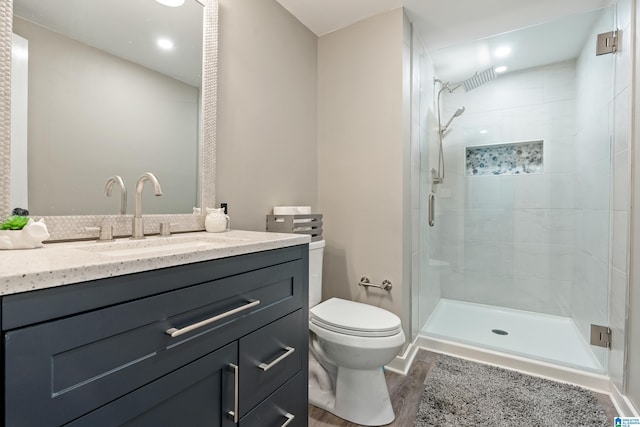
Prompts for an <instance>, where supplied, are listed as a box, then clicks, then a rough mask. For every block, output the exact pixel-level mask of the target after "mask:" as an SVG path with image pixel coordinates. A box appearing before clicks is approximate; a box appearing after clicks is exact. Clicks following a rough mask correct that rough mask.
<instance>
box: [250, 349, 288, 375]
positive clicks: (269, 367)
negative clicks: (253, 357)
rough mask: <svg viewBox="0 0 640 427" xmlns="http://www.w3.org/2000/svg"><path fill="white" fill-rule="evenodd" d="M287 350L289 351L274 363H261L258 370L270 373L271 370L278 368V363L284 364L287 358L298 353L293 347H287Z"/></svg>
mask: <svg viewBox="0 0 640 427" xmlns="http://www.w3.org/2000/svg"><path fill="white" fill-rule="evenodd" d="M284 349H285V350H287V351H286V352H285V353H284V354H283V355H282V356H280V357H278V358H277V359H276V360H274V361H273V362H271V363H269V364H268V365H267V364H266V363H261V364H259V365H258V368H260V369H262V370H263V371H265V372H266V371H268V370H269V369H271V368H273V367H274V366H276V365H277V364H278V363H280V362H282V361H283V360H284V359H286V358H287V357H289V356H291V354H292V353H293V352H294V351H296V349H295V348H293V347H285V348H284Z"/></svg>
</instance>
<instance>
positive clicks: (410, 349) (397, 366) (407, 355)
mask: <svg viewBox="0 0 640 427" xmlns="http://www.w3.org/2000/svg"><path fill="white" fill-rule="evenodd" d="M416 340H417V338H416ZM415 344H416V341H414V342H412V343H409V345H408V346H407V348H405V349H404V352H403V353H402V354H399V355H397V356H396V357H395V358H394V359H393V360H392V361H391V362H389V363H388V364H386V365H385V366H384V369H386V370H388V371H391V372H394V373H396V374H400V375H407V373H408V372H409V369H411V365H412V364H413V359H414V358H415V357H416V353H418V350H419V349H420V348H419V347H418V346H417V345H415Z"/></svg>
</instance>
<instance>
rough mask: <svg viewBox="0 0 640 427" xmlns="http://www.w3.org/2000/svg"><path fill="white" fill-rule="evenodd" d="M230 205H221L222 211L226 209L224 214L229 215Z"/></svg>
mask: <svg viewBox="0 0 640 427" xmlns="http://www.w3.org/2000/svg"><path fill="white" fill-rule="evenodd" d="M227 206H228V204H227V203H220V207H221V208H222V209H224V214H225V215H228V214H229V209H228V208H227Z"/></svg>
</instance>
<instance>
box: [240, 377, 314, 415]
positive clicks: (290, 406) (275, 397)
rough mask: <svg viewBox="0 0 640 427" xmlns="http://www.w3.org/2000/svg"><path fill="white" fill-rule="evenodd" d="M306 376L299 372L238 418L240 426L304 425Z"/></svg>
mask: <svg viewBox="0 0 640 427" xmlns="http://www.w3.org/2000/svg"><path fill="white" fill-rule="evenodd" d="M307 390H308V388H307V377H306V375H304V373H303V372H299V373H298V374H297V375H296V376H295V377H293V378H292V379H291V380H289V382H287V383H286V384H285V385H283V386H282V387H281V388H280V389H278V390H277V391H276V392H275V393H273V394H272V395H271V396H269V398H268V399H267V400H265V401H264V402H262V403H261V404H260V405H258V406H257V407H256V408H255V409H254V410H253V411H251V412H249V413H248V414H247V415H246V416H245V417H244V418H242V419H241V420H240V427H282V426H285V425H286V426H287V427H306V426H307V425H308V406H307V405H308V402H307V400H308V399H307V396H308V394H307Z"/></svg>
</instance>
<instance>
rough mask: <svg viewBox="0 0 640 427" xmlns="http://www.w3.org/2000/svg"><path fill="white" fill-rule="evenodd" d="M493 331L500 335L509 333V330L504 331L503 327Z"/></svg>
mask: <svg viewBox="0 0 640 427" xmlns="http://www.w3.org/2000/svg"><path fill="white" fill-rule="evenodd" d="M491 332H493V333H494V334H498V335H509V332H507V331H503V330H502V329H492V330H491Z"/></svg>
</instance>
